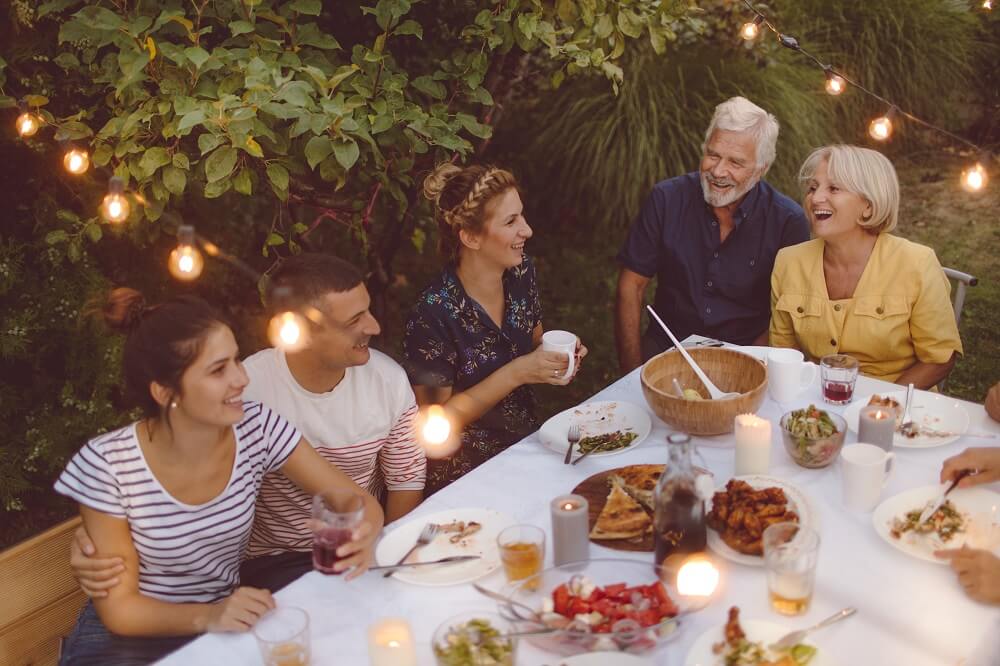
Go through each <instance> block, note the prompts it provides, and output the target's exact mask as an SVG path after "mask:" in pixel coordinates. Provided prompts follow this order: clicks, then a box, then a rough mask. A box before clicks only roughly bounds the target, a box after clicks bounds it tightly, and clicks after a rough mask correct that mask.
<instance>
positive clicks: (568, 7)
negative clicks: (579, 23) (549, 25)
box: [556, 0, 577, 23]
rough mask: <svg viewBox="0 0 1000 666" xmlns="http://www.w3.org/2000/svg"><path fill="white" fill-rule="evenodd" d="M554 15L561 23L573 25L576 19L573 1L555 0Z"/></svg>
mask: <svg viewBox="0 0 1000 666" xmlns="http://www.w3.org/2000/svg"><path fill="white" fill-rule="evenodd" d="M556 14H558V15H559V19H560V20H561V21H562V22H563V23H573V22H575V21H576V19H577V11H576V5H574V4H573V0H557V1H556Z"/></svg>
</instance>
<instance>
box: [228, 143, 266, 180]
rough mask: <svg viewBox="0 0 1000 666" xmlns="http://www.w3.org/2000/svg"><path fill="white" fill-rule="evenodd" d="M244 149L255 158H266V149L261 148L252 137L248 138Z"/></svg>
mask: <svg viewBox="0 0 1000 666" xmlns="http://www.w3.org/2000/svg"><path fill="white" fill-rule="evenodd" d="M242 148H243V149H244V150H245V151H247V152H248V153H250V154H251V155H253V156H254V157H264V149H263V148H261V147H260V144H259V143H257V141H256V140H255V139H254V138H253V137H252V136H248V137H247V140H246V142H245V143H244V144H243V146H242ZM234 187H235V185H234Z"/></svg>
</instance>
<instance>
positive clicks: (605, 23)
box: [594, 14, 615, 39]
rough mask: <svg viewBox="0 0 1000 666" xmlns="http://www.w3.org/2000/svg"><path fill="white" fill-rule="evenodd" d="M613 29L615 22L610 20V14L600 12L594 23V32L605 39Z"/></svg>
mask: <svg viewBox="0 0 1000 666" xmlns="http://www.w3.org/2000/svg"><path fill="white" fill-rule="evenodd" d="M614 29H615V24H614V23H613V22H612V21H611V15H610V14H601V17H600V18H599V19H597V23H595V24H594V34H595V35H597V36H598V37H600V38H601V39H607V38H608V37H609V36H610V35H611V33H612V32H613V31H614Z"/></svg>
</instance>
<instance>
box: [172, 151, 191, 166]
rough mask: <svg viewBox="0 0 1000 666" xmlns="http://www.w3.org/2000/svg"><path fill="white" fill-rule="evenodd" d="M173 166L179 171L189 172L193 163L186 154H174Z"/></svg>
mask: <svg viewBox="0 0 1000 666" xmlns="http://www.w3.org/2000/svg"><path fill="white" fill-rule="evenodd" d="M173 164H174V166H175V167H177V168H178V169H184V170H187V169H190V168H191V161H190V160H189V159H188V156H187V155H185V154H184V153H174V159H173Z"/></svg>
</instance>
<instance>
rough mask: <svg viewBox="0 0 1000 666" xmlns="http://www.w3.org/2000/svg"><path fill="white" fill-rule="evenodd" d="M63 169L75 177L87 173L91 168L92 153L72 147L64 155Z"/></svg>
mask: <svg viewBox="0 0 1000 666" xmlns="http://www.w3.org/2000/svg"><path fill="white" fill-rule="evenodd" d="M63 167H65V168H66V171H68V172H70V173H71V174H73V175H74V176H78V175H80V174H81V173H86V171H87V169H89V168H90V153H88V152H87V151H86V150H83V149H82V148H77V147H75V146H71V147H70V148H69V150H67V151H66V154H65V155H63Z"/></svg>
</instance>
